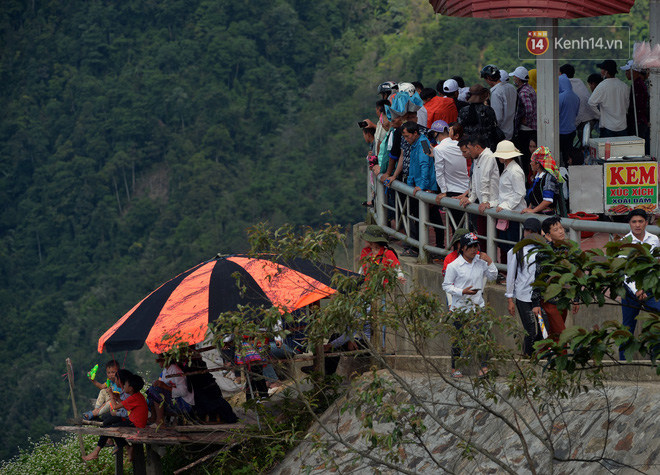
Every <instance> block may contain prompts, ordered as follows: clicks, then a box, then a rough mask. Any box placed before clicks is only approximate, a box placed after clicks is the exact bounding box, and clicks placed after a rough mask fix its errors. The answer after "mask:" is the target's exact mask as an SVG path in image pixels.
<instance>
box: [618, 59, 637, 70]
mask: <svg viewBox="0 0 660 475" xmlns="http://www.w3.org/2000/svg"><path fill="white" fill-rule="evenodd" d="M633 63H634V61H633V60H632V59H630V60H628V62H627V63H626V64H624V65H623V66H621V67H620V68H619V69H620V70H621V71H628V70H629V69H632V70H633V71H639V69H637V68H633Z"/></svg>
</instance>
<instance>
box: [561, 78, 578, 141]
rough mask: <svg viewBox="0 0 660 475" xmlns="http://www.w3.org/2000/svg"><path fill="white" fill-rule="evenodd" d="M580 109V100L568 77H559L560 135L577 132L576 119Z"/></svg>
mask: <svg viewBox="0 0 660 475" xmlns="http://www.w3.org/2000/svg"><path fill="white" fill-rule="evenodd" d="M579 109H580V98H579V97H578V95H577V94H575V93H574V92H573V86H572V85H571V80H570V79H568V76H566V75H565V74H562V75H561V76H559V133H560V134H570V133H571V132H573V131H574V130H575V119H576V118H577V115H578V110H579Z"/></svg>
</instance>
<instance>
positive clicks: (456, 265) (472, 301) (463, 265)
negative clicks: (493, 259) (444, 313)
mask: <svg viewBox="0 0 660 475" xmlns="http://www.w3.org/2000/svg"><path fill="white" fill-rule="evenodd" d="M484 277H486V278H487V279H488V280H495V279H496V278H497V267H495V263H491V264H490V265H488V264H486V261H483V260H482V259H481V257H480V256H479V254H477V255H476V256H475V258H474V259H472V262H471V263H468V261H466V260H465V259H464V258H463V256H458V257H457V258H456V259H455V260H454V261H452V262H451V264H449V265H448V266H447V273H446V274H445V280H444V281H443V282H442V290H444V291H445V293H447V294H450V295H451V296H452V299H451V306H450V308H449V310H454V309H457V308H464V307H468V308H469V307H477V306H478V307H484V306H485V305H486V302H484V295H483V288H482V287H483V285H484ZM470 286H471V287H472V288H473V289H481V290H479V292H477V293H476V294H474V295H463V289H465V288H467V287H470Z"/></svg>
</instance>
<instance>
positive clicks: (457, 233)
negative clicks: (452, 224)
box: [449, 228, 470, 247]
mask: <svg viewBox="0 0 660 475" xmlns="http://www.w3.org/2000/svg"><path fill="white" fill-rule="evenodd" d="M469 232H470V231H469V230H468V229H465V228H456V231H454V235H453V236H452V238H451V242H450V243H449V247H454V244H456V243H457V242H458V241H459V240H460V239H461V238H462V237H463V236H465V235H466V234H467V233H469Z"/></svg>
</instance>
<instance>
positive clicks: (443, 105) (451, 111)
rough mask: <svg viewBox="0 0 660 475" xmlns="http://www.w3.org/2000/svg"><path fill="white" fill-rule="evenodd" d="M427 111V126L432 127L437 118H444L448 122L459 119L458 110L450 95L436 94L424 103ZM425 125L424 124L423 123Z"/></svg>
mask: <svg viewBox="0 0 660 475" xmlns="http://www.w3.org/2000/svg"><path fill="white" fill-rule="evenodd" d="M424 107H425V108H426V112H427V117H428V119H427V121H426V126H427V127H429V128H430V127H431V125H433V122H435V121H436V120H444V121H445V122H447V124H451V123H452V122H456V121H457V120H458V110H457V109H456V104H454V100H453V99H450V98H449V97H439V96H435V97H434V98H433V99H431V100H430V101H427V102H426V103H425V104H424ZM422 125H424V124H422Z"/></svg>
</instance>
